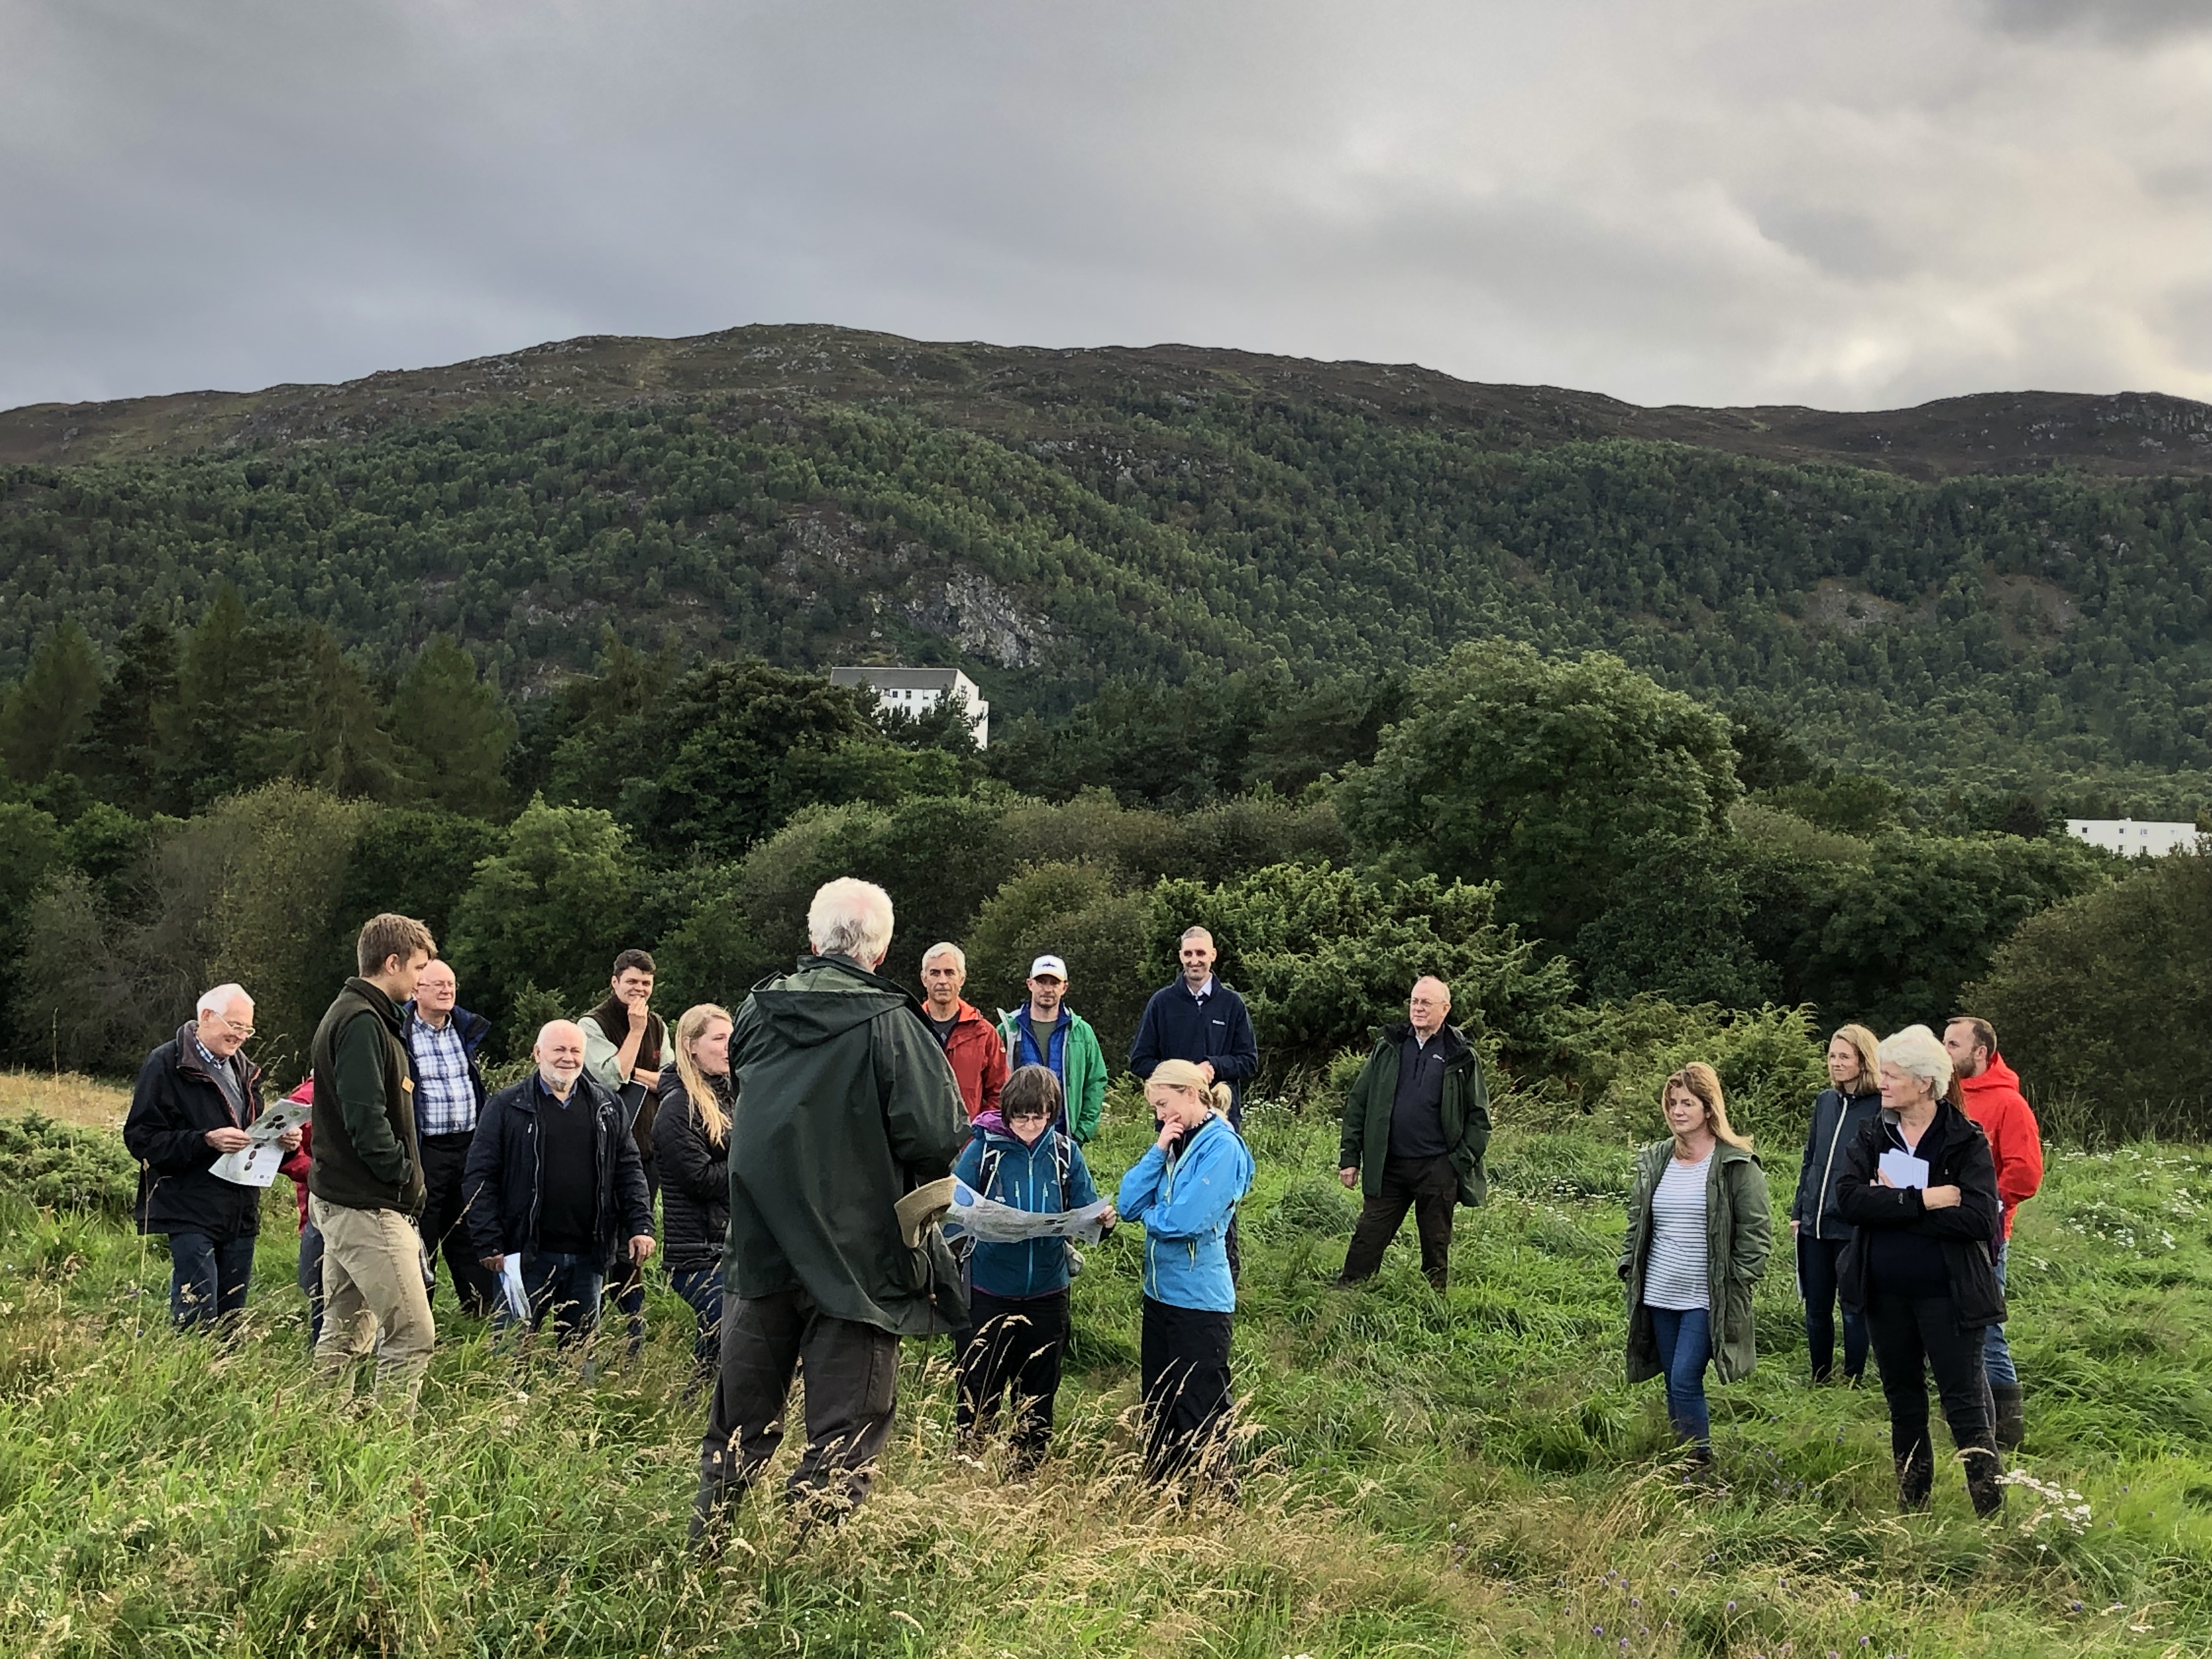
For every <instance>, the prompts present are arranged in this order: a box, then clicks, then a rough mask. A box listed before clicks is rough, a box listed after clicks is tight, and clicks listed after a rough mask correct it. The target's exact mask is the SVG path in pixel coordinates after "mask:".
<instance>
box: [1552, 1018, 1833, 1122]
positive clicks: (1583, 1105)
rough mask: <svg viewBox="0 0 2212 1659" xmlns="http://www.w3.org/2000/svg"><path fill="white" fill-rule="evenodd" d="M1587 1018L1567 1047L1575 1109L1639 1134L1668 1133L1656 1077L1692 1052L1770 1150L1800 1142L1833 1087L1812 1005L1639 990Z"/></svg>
mask: <svg viewBox="0 0 2212 1659" xmlns="http://www.w3.org/2000/svg"><path fill="white" fill-rule="evenodd" d="M1583 1018H1584V1024H1583V1027H1582V1029H1581V1030H1579V1031H1577V1033H1576V1035H1575V1036H1574V1037H1573V1039H1572V1041H1571V1048H1572V1051H1573V1054H1574V1056H1575V1062H1576V1070H1577V1073H1578V1081H1579V1082H1580V1084H1581V1091H1580V1098H1579V1102H1578V1105H1579V1109H1581V1110H1582V1111H1583V1112H1585V1113H1589V1114H1591V1115H1595V1116H1598V1117H1600V1118H1601V1119H1602V1120H1603V1121H1606V1122H1607V1124H1609V1125H1610V1126H1612V1127H1614V1128H1616V1129H1618V1130H1619V1131H1620V1132H1621V1133H1625V1134H1627V1135H1630V1136H1632V1137H1634V1138H1637V1139H1647V1140H1649V1139H1657V1138H1658V1137H1659V1136H1660V1135H1662V1134H1663V1133H1666V1125H1665V1123H1664V1121H1663V1120H1662V1117H1661V1115H1660V1111H1659V1089H1660V1085H1662V1083H1664V1082H1665V1081H1666V1079H1668V1077H1669V1076H1670V1075H1672V1074H1673V1073H1674V1072H1676V1071H1679V1070H1680V1068H1681V1067H1682V1066H1686V1065H1687V1064H1689V1062H1690V1061H1692V1060H1704V1061H1705V1063H1706V1064H1707V1065H1709V1066H1711V1067H1712V1068H1713V1069H1714V1070H1715V1071H1717V1072H1718V1073H1720V1079H1721V1087H1722V1089H1723V1091H1725V1093H1726V1094H1727V1096H1728V1109H1729V1121H1730V1122H1732V1123H1733V1124H1734V1125H1735V1127H1736V1129H1737V1130H1738V1131H1739V1132H1740V1133H1744V1134H1747V1135H1751V1136H1753V1137H1754V1138H1755V1139H1757V1140H1758V1141H1759V1145H1760V1146H1761V1147H1762V1148H1765V1149H1770V1150H1771V1149H1775V1148H1778V1147H1781V1146H1791V1145H1794V1144H1795V1143H1796V1140H1797V1139H1798V1138H1799V1137H1801V1136H1802V1135H1803V1133H1804V1132H1805V1125H1806V1121H1807V1120H1808V1117H1809V1116H1810V1115H1811V1111H1812V1105H1813V1102H1814V1098H1815V1097H1817V1096H1818V1095H1819V1094H1820V1091H1821V1090H1823V1089H1825V1088H1826V1087H1827V1086H1828V1073H1827V1069H1826V1064H1825V1062H1824V1056H1825V1054H1826V1039H1825V1036H1824V1034H1823V1033H1822V1032H1821V1031H1820V1029H1819V1028H1818V1027H1817V1026H1816V1025H1815V1024H1814V1019H1813V1011H1812V1010H1811V1009H1809V1008H1777V1007H1772V1006H1769V1007H1765V1008H1759V1009H1756V1010H1749V1011H1741V1012H1738V1011H1729V1010H1724V1009H1721V1008H1717V1007H1714V1006H1711V1005H1710V1004H1708V1005H1705V1006H1699V1007H1693V1008H1681V1007H1677V1006H1675V1005H1674V1004H1673V1003H1671V1002H1668V1001H1665V1000H1662V999H1661V998H1658V997H1638V998H1635V999H1634V1000H1632V1001H1629V1002H1626V1003H1622V1004H1617V1005H1614V1006H1609V1007H1606V1008H1601V1009H1598V1010H1596V1011H1595V1012H1591V1013H1589V1014H1587V1015H1585V1016H1584V1017H1583Z"/></svg>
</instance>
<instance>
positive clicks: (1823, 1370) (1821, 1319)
mask: <svg viewBox="0 0 2212 1659" xmlns="http://www.w3.org/2000/svg"><path fill="white" fill-rule="evenodd" d="M1845 1243H1847V1241H1846V1240H1844V1239H1840V1238H1815V1237H1813V1236H1812V1235H1811V1234H1810V1233H1801V1234H1799V1235H1798V1237H1797V1288H1798V1290H1799V1291H1802V1292H1803V1294H1804V1297H1805V1355H1806V1358H1808V1360H1810V1361H1811V1363H1812V1369H1813V1380H1814V1382H1815V1383H1825V1382H1826V1381H1827V1380H1828V1379H1829V1377H1830V1376H1833V1375H1834V1374H1835V1369H1836V1304H1837V1302H1838V1295H1837V1283H1836V1264H1837V1263H1838V1261H1841V1260H1842V1259H1843V1254H1844V1244H1845ZM1866 1362H1867V1328H1866V1321H1865V1320H1864V1319H1863V1318H1861V1317H1860V1316H1858V1315H1857V1313H1855V1312H1854V1311H1853V1310H1850V1309H1849V1308H1845V1309H1844V1376H1847V1377H1849V1378H1850V1380H1851V1381H1852V1382H1854V1383H1856V1382H1857V1381H1858V1380H1859V1378H1860V1377H1862V1376H1864V1375H1865V1374H1866Z"/></svg>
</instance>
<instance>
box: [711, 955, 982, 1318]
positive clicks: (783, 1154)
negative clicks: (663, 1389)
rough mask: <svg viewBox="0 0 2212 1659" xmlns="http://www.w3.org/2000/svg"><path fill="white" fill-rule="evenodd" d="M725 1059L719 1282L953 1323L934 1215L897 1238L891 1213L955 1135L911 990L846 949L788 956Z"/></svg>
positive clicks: (943, 1078) (938, 1055)
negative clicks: (729, 1093)
mask: <svg viewBox="0 0 2212 1659" xmlns="http://www.w3.org/2000/svg"><path fill="white" fill-rule="evenodd" d="M730 1073H731V1076H732V1080H733V1082H734V1084H735V1091H734V1093H735V1099H734V1102H733V1104H732V1109H731V1113H730V1137H729V1149H730V1152H729V1155H730V1239H729V1247H728V1251H727V1254H726V1256H725V1257H724V1261H723V1268H722V1277H723V1282H724V1284H725V1285H726V1286H727V1287H728V1289H729V1291H730V1294H732V1295H733V1296H737V1297H763V1296H773V1295H775V1294H776V1293H778V1292H780V1291H792V1290H802V1289H803V1290H805V1291H806V1292H807V1294H808V1295H810V1296H811V1297H813V1298H814V1301H815V1304H816V1305H817V1306H818V1307H819V1308H820V1309H821V1310H822V1311H823V1313H826V1314H828V1315H829V1316H831V1317H833V1318H836V1319H849V1320H852V1321H854V1322H855V1323H858V1324H862V1325H873V1326H875V1327H876V1328H878V1329H879V1330H885V1331H890V1332H892V1333H893V1334H896V1335H900V1336H922V1335H927V1334H929V1333H930V1332H932V1331H941V1330H946V1329H950V1328H952V1327H953V1325H955V1324H956V1323H957V1322H958V1320H959V1318H961V1317H963V1316H964V1314H965V1307H964V1304H962V1303H961V1302H960V1290H959V1280H960V1270H959V1267H958V1264H957V1263H956V1262H955V1261H954V1260H953V1258H952V1254H951V1250H950V1249H949V1248H948V1247H947V1246H946V1245H945V1241H944V1238H943V1237H942V1235H941V1234H939V1231H938V1230H937V1229H936V1228H934V1227H930V1228H927V1229H925V1230H924V1231H923V1233H922V1243H921V1248H920V1249H909V1248H908V1245H907V1243H906V1241H905V1240H904V1239H903V1238H902V1237H900V1233H899V1225H898V1218H897V1215H896V1207H897V1205H898V1201H899V1200H900V1199H902V1198H903V1197H904V1196H906V1194H908V1193H909V1192H912V1191H913V1190H914V1189H915V1188H917V1187H921V1186H925V1185H927V1183H928V1182H933V1181H938V1180H941V1179H943V1178H944V1177H945V1176H948V1175H950V1174H951V1172H952V1160H953V1158H954V1157H955V1156H957V1154H958V1152H959V1151H960V1148H961V1146H963V1144H964V1143H965V1142H966V1140H967V1139H968V1114H967V1113H966V1112H965V1111H964V1110H963V1109H962V1107H961V1104H960V1087H959V1085H958V1084H957V1083H956V1082H955V1081H954V1080H953V1077H952V1067H951V1064H950V1063H949V1062H948V1061H947V1060H945V1051H944V1049H942V1048H939V1046H938V1043H937V1038H936V1036H935V1035H934V1034H933V1032H932V1031H931V1030H930V1028H929V1025H928V1024H927V1020H926V1019H925V1018H923V1015H922V1012H921V1004H919V1003H918V1002H916V1001H915V1000H914V998H913V997H912V996H910V995H909V994H908V993H907V992H905V991H904V990H902V989H901V988H900V987H898V986H896V985H895V984H893V983H892V982H891V981H890V980H887V979H882V978H878V976H877V975H874V974H872V973H870V972H869V971H868V970H867V969H865V968H862V967H861V966H860V964H859V963H856V962H854V961H852V960H851V959H850V958H848V957H800V958H799V966H798V968H797V969H796V970H795V971H793V972H792V973H788V974H785V975H781V976H779V977H777V978H774V979H769V980H763V981H762V982H761V983H760V984H758V985H757V986H755V987H753V991H752V994H751V995H750V996H748V997H747V998H746V999H745V1000H744V1006H742V1007H740V1008H739V1009H738V1018H737V1025H736V1029H735V1030H733V1031H732V1033H731V1036H730Z"/></svg>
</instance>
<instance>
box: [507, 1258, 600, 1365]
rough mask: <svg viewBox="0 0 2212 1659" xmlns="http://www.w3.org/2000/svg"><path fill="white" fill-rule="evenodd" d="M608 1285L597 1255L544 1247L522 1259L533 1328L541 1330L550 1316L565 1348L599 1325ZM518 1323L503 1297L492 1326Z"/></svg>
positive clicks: (511, 1325) (509, 1326)
mask: <svg viewBox="0 0 2212 1659" xmlns="http://www.w3.org/2000/svg"><path fill="white" fill-rule="evenodd" d="M605 1287H606V1273H605V1261H604V1260H603V1258H601V1257H600V1256H599V1255H597V1254H593V1255H558V1254H555V1253H552V1252H550V1251H543V1250H541V1251H539V1252H538V1254H537V1255H526V1256H524V1257H523V1258H522V1293H523V1294H524V1295H525V1296H526V1297H529V1298H530V1328H531V1329H532V1330H533V1331H535V1330H538V1329H540V1328H542V1327H543V1326H544V1323H545V1320H546V1316H548V1315H550V1316H552V1320H553V1329H554V1331H555V1333H556V1334H557V1335H558V1337H559V1338H560V1342H561V1346H562V1347H564V1348H565V1347H568V1346H570V1345H571V1344H572V1343H575V1342H579V1341H581V1340H583V1339H584V1338H585V1337H586V1336H589V1335H590V1334H592V1331H593V1330H594V1329H596V1328H598V1326H599V1296H600V1293H601V1291H604V1290H605ZM514 1322H515V1321H514V1316H513V1314H511V1313H509V1312H508V1311H507V1304H506V1302H505V1301H504V1300H502V1301H501V1304H500V1306H499V1311H498V1312H497V1313H496V1314H495V1315H494V1316H493V1318H492V1328H493V1329H494V1330H495V1331H504V1330H507V1329H509V1328H511V1327H513V1324H514Z"/></svg>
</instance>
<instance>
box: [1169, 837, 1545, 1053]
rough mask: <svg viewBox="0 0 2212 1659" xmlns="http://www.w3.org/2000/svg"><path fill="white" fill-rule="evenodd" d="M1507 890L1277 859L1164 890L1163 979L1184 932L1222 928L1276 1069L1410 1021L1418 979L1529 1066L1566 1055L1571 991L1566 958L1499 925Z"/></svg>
mask: <svg viewBox="0 0 2212 1659" xmlns="http://www.w3.org/2000/svg"><path fill="white" fill-rule="evenodd" d="M1497 897H1498V893H1497V889H1496V888H1494V887H1490V886H1479V887H1478V886H1470V885H1468V884H1467V883H1465V882H1458V881H1455V882H1450V883H1446V882H1443V881H1442V880H1440V879H1438V878H1437V877H1435V876H1423V877H1421V878H1419V879H1418V880H1413V881H1400V880H1396V879H1394V878H1376V877H1373V876H1368V875H1363V874H1361V873H1359V872H1356V871H1352V870H1339V869H1334V868H1332V867H1331V866H1328V865H1327V864H1320V865H1300V864H1277V865H1272V866H1268V867H1267V869H1264V870H1257V871H1255V872H1252V873H1251V874H1250V875H1248V876H1245V877H1243V878H1240V879H1238V880H1236V881H1231V882H1225V883H1223V884H1221V885H1219V886H1218V887H1208V886H1206V885H1204V884H1201V883H1199V882H1195V881H1164V882H1162V883H1161V884H1159V885H1158V887H1157V888H1156V889H1154V890H1153V893H1152V910H1153V927H1152V945H1153V949H1154V957H1153V962H1152V969H1153V972H1152V975H1151V977H1152V979H1153V980H1154V981H1160V982H1164V981H1166V980H1167V979H1168V978H1169V977H1170V975H1172V973H1173V972H1174V969H1173V967H1172V965H1171V964H1172V961H1173V951H1174V948H1175V941H1176V936H1177V935H1178V934H1180V933H1182V930H1183V929H1184V928H1185V927H1189V926H1190V925H1191V924H1193V923H1197V924H1199V925H1200V926H1203V927H1206V928H1207V929H1208V930H1210V931H1211V932H1212V934H1213V936H1214V939H1215V942H1216V943H1217V944H1218V945H1219V947H1220V950H1221V953H1222V954H1221V967H1222V972H1223V975H1224V976H1225V978H1227V979H1229V980H1230V981H1231V982H1232V983H1233V984H1235V985H1236V987H1237V989H1238V990H1239V991H1240V992H1242V993H1243V995H1244V998H1245V1000H1246V1001H1247V1002H1248V1003H1249V1005H1250V1007H1251V1010H1252V1024H1253V1029H1254V1030H1255V1033H1256V1034H1257V1036H1259V1039H1260V1052H1261V1058H1262V1059H1263V1060H1265V1061H1266V1062H1267V1065H1268V1066H1270V1068H1273V1067H1276V1066H1282V1065H1285V1064H1301V1063H1302V1064H1306V1065H1318V1064H1322V1063H1324V1062H1326V1061H1327V1060H1328V1057H1329V1056H1330V1055H1332V1054H1334V1053H1335V1052H1336V1051H1337V1050H1338V1049H1340V1048H1346V1047H1347V1046H1351V1047H1356V1048H1361V1049H1363V1050H1364V1048H1366V1047H1367V1046H1368V1045H1369V1043H1370V1042H1371V1040H1372V1033H1373V1030H1374V1028H1375V1027H1376V1025H1378V1024H1384V1023H1387V1022H1389V1021H1390V1020H1393V1019H1401V1018H1404V1017H1405V1000H1406V994H1407V992H1408V991H1409V990H1410V989H1412V987H1413V981H1414V980H1415V979H1417V978H1419V976H1420V975H1423V974H1434V975H1437V976H1438V977H1439V978H1441V979H1443V980H1444V981H1446V982H1447V983H1449V985H1450V986H1451V987H1452V1014H1451V1018H1452V1023H1453V1024H1455V1025H1458V1026H1459V1027H1461V1028H1462V1030H1465V1031H1466V1032H1467V1033H1468V1036H1469V1037H1470V1038H1471V1039H1472V1040H1474V1041H1475V1042H1478V1043H1479V1044H1480V1046H1481V1047H1482V1048H1483V1049H1484V1051H1485V1054H1486V1057H1491V1058H1498V1059H1502V1060H1504V1062H1505V1063H1506V1064H1507V1065H1508V1066H1514V1067H1516V1068H1529V1067H1544V1066H1549V1065H1551V1064H1552V1063H1553V1061H1554V1060H1556V1059H1557V1057H1558V1054H1559V1042H1560V1041H1561V1039H1562V1037H1563V1036H1565V1030H1566V1026H1565V1008H1566V1005H1567V1001H1568V999H1569V998H1570V997H1571V995H1572V994H1573V989H1574V981H1573V975H1572V972H1571V969H1569V968H1568V966H1567V964H1566V963H1564V962H1560V961H1557V960H1553V961H1548V962H1540V961H1538V960H1537V957H1536V952H1535V948H1534V945H1532V944H1530V943H1529V942H1528V940H1526V939H1523V938H1522V936H1521V933H1520V932H1519V930H1518V929H1516V927H1513V926H1512V925H1511V924H1510V923H1501V922H1500V921H1498V920H1497V915H1496V910H1497Z"/></svg>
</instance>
